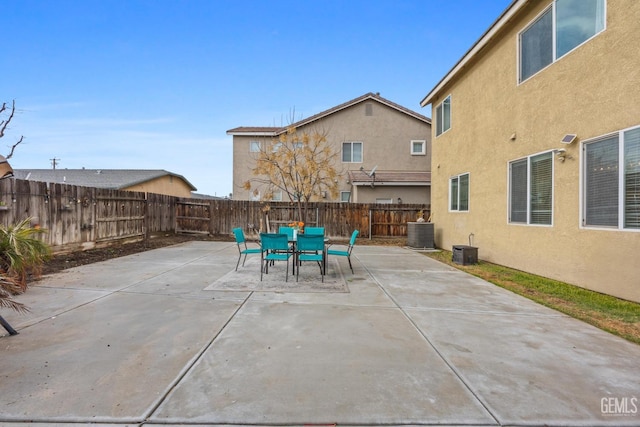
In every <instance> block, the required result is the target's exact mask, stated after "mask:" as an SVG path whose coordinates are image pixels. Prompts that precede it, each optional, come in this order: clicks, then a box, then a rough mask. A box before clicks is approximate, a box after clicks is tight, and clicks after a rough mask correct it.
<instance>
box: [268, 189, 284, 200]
mask: <svg viewBox="0 0 640 427" xmlns="http://www.w3.org/2000/svg"><path fill="white" fill-rule="evenodd" d="M271 200H272V201H274V202H281V201H282V190H280V191H274V192H273V193H272V194H271Z"/></svg>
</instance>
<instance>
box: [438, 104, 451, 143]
mask: <svg viewBox="0 0 640 427" xmlns="http://www.w3.org/2000/svg"><path fill="white" fill-rule="evenodd" d="M450 127H451V95H449V96H447V97H446V98H445V99H444V101H442V102H441V103H440V104H438V105H437V106H436V136H438V135H441V134H442V133H444V132H446V131H448V130H449V128H450Z"/></svg>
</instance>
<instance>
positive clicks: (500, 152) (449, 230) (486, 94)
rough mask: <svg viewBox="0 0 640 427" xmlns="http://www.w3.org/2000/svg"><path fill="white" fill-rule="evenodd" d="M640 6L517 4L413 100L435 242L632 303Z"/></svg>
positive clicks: (636, 292)
mask: <svg viewBox="0 0 640 427" xmlns="http://www.w3.org/2000/svg"><path fill="white" fill-rule="evenodd" d="M639 47H640V1H637V0H609V1H606V0H556V1H552V0H544V1H540V0H536V1H531V0H517V1H514V2H513V3H512V4H511V5H510V6H509V7H508V8H507V9H506V10H505V12H504V13H503V14H502V16H500V17H499V18H498V20H497V21H496V22H495V23H494V24H493V25H492V26H491V27H490V28H489V29H488V30H487V31H486V33H485V34H484V35H483V36H482V37H481V38H480V39H479V40H478V41H477V42H476V43H475V44H474V45H473V46H472V47H471V49H470V50H469V51H468V52H467V53H466V54H465V55H464V56H463V57H462V58H461V59H460V60H459V61H458V63H457V64H456V65H455V66H454V67H453V69H451V71H449V73H448V74H447V75H445V76H444V78H442V80H441V81H440V82H438V84H437V85H436V86H435V87H434V88H433V89H431V91H429V93H428V94H427V95H426V97H425V98H424V99H423V100H422V102H421V105H422V106H427V105H431V106H432V111H433V116H432V119H433V122H434V123H435V126H434V127H433V174H432V183H433V186H432V188H433V193H432V215H433V221H434V223H435V227H436V244H437V245H438V246H440V247H443V248H448V249H451V248H452V246H453V245H468V244H469V241H470V240H471V242H472V245H473V246H476V247H478V248H479V249H478V256H479V258H481V259H485V260H487V261H491V262H495V263H498V264H502V265H506V266H510V267H514V268H516V269H521V270H524V271H528V272H532V273H537V274H539V275H542V276H546V277H551V278H555V279H558V280H561V281H565V282H568V283H572V284H575V285H578V286H582V287H585V288H589V289H592V290H596V291H599V292H603V293H608V294H612V295H615V296H618V297H621V298H625V299H629V300H634V301H640V264H639V263H638V261H639V260H640V53H639V52H640V50H639V49H640V48H639Z"/></svg>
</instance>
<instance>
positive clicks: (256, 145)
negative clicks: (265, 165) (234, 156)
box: [249, 141, 260, 153]
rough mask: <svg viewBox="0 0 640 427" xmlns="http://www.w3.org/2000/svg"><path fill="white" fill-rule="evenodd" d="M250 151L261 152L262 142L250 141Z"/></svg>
mask: <svg viewBox="0 0 640 427" xmlns="http://www.w3.org/2000/svg"><path fill="white" fill-rule="evenodd" d="M249 152H251V153H259V152H260V142H259V141H250V142H249Z"/></svg>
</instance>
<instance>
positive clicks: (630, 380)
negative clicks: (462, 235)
mask: <svg viewBox="0 0 640 427" xmlns="http://www.w3.org/2000/svg"><path fill="white" fill-rule="evenodd" d="M236 261H237V249H236V247H235V244H234V243H232V242H190V243H185V244H181V245H177V246H174V247H170V248H162V249H158V250H153V251H149V252H145V253H143V254H136V255H135V256H128V257H123V258H118V259H114V260H110V261H108V262H103V263H98V264H93V265H88V266H84V267H78V268H75V269H72V270H70V271H67V272H62V273H58V274H54V275H51V276H48V277H46V278H44V279H43V280H42V281H41V282H37V283H35V284H34V286H33V287H32V288H31V289H30V290H29V291H28V292H27V293H26V294H24V295H21V296H20V297H19V298H18V300H19V301H23V302H26V303H27V304H28V305H29V306H30V308H31V310H32V312H31V314H28V315H21V314H18V313H14V312H10V311H3V312H2V315H3V316H4V317H5V319H6V320H7V321H9V322H10V323H11V324H12V325H13V326H14V327H15V328H16V329H18V331H19V332H20V333H19V335H16V336H7V335H4V336H0V354H1V355H2V357H0V424H1V425H3V426H5V425H6V426H11V427H13V426H14V425H15V426H17V425H20V426H21V427H23V426H28V425H37V426H38V427H42V426H48V425H52V426H70V425H78V424H89V423H96V422H99V423H104V424H102V425H107V426H115V425H118V426H124V425H131V426H134V425H135V426H141V425H145V426H149V425H158V426H159V425H167V424H169V425H178V424H188V425H231V424H232V425H235V426H238V425H271V426H273V425H288V426H290V425H302V424H327V423H331V424H332V423H337V424H349V425H352V426H357V425H360V426H365V425H389V426H390V425H405V426H406V425H447V426H455V425H464V426H467V427H469V426H474V425H483V426H487V425H496V426H500V425H503V426H507V425H508V426H531V425H550V426H624V425H626V426H640V414H639V413H638V410H639V409H640V408H639V407H640V402H639V401H638V399H639V398H640V370H638V369H637V364H638V361H639V360H640V346H637V345H635V344H632V343H629V342H627V341H625V340H623V339H621V338H618V337H615V336H613V335H611V334H608V333H606V332H603V331H601V330H598V329H596V328H594V327H592V326H589V325H587V324H584V323H582V322H579V321H577V320H575V319H572V318H569V317H567V316H564V315H562V314H560V313H557V312H555V311H553V310H550V309H548V308H545V307H542V306H540V305H537V304H535V303H533V302H531V301H529V300H526V299H524V298H522V297H520V296H518V295H515V294H512V293H510V292H508V291H506V290H503V289H500V288H497V287H495V286H493V285H491V284H489V283H487V282H484V281H482V280H480V279H477V278H475V277H471V276H469V275H467V274H465V273H462V272H460V271H458V270H456V269H453V268H451V267H448V266H445V265H442V264H440V263H437V262H435V261H433V260H431V259H429V258H427V257H425V256H424V255H422V254H419V253H417V252H415V251H410V250H407V249H403V248H398V247H375V246H356V248H355V250H354V253H353V255H352V262H353V266H354V273H353V274H352V273H351V271H350V270H349V267H348V264H347V262H346V259H344V258H340V259H338V262H339V263H340V267H341V268H342V269H343V271H344V278H345V280H347V281H348V288H349V292H348V293H289V292H229V291H204V288H205V287H206V286H208V285H209V284H210V283H212V282H213V281H215V280H216V279H218V278H220V277H222V276H224V275H225V274H227V273H229V272H230V271H232V270H233V269H234V268H235V263H236Z"/></svg>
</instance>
